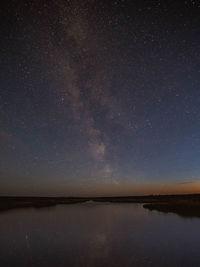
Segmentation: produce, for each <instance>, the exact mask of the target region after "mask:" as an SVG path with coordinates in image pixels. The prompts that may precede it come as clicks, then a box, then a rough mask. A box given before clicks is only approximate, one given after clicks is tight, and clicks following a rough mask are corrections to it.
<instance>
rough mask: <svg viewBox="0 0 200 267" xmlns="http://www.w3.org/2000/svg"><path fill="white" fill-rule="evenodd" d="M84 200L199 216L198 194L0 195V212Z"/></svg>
mask: <svg viewBox="0 0 200 267" xmlns="http://www.w3.org/2000/svg"><path fill="white" fill-rule="evenodd" d="M86 201H94V202H110V203H140V204H143V208H145V209H148V210H150V211H153V210H156V211H158V212H164V213H176V214H178V215H180V216H183V217H200V194H185V195H156V196H154V195H149V196H120V197H118V196H115V197H24V196H23V197H13V196H2V197H0V212H2V211H7V210H11V209H19V208H29V207H32V208H38V209H39V208H45V207H52V206H56V205H61V204H62V205H64V204H65V205H66V204H68V205H69V204H78V203H83V202H86Z"/></svg>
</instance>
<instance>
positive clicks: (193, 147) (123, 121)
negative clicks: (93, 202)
mask: <svg viewBox="0 0 200 267" xmlns="http://www.w3.org/2000/svg"><path fill="white" fill-rule="evenodd" d="M1 10H2V16H1V32H0V34H1V45H0V49H1V50H0V51H1V62H0V67H1V73H0V80H1V89H0V177H1V178H0V183H1V186H0V194H2V195H9V194H17V195H20V194H23V195H36V194H38V195H66V196H67V195H84V194H86V195H87V194H93V195H104V194H125V195H126V194H142V193H144V194H146V193H157V192H159V193H162V192H165V193H166V192H169V193H170V192H191V190H193V191H195V192H196V191H198V190H199V191H200V187H199V175H200V135H199V132H200V91H199V88H200V63H199V62H200V46H199V42H200V1H195V0H193V1H129V0H121V1H120V0H117V1H96V0H91V1H90V0H83V1H80V0H71V1H64V0H57V1H45V0H44V1H20V2H17V1H5V2H2V3H1Z"/></svg>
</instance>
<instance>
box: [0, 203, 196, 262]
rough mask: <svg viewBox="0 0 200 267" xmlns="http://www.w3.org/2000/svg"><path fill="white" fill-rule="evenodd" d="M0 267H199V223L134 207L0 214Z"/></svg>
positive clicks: (98, 205)
mask: <svg viewBox="0 0 200 267" xmlns="http://www.w3.org/2000/svg"><path fill="white" fill-rule="evenodd" d="M0 266H1V267H7V266H9V267H10V266H15V267H24V266H28V267H29V266H30V267H31V266H34V267H37V266H39V267H40V266H44V267H47V266H48V267H51V266H55V267H56V266H66V267H67V266H88V267H90V266H99V267H100V266H101V267H103V266H120V267H121V266H122V267H125V266H131V267H132V266H181V267H182V266H195V267H197V266H200V219H198V218H197V219H194V218H193V219H184V218H181V217H179V216H177V215H175V214H167V215H166V214H162V213H158V212H150V211H148V210H145V209H143V207H142V206H141V205H139V204H106V203H84V204H76V205H62V206H56V207H52V208H44V209H31V208H30V209H18V210H10V211H7V212H2V213H0Z"/></svg>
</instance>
